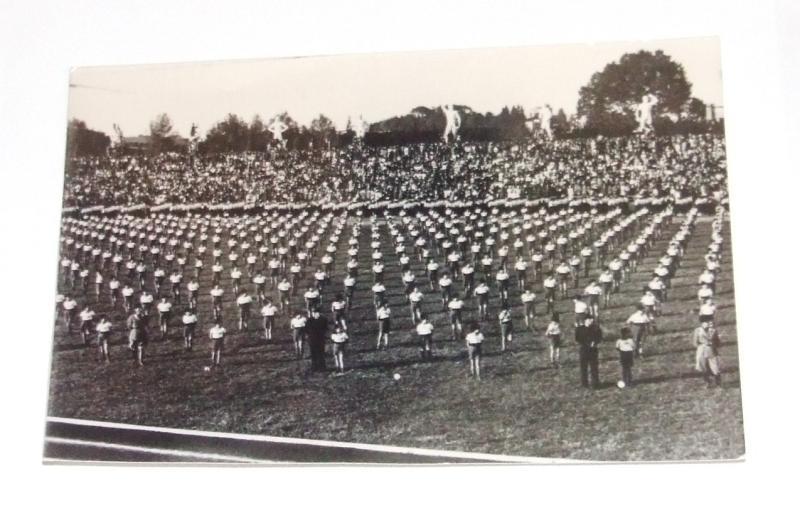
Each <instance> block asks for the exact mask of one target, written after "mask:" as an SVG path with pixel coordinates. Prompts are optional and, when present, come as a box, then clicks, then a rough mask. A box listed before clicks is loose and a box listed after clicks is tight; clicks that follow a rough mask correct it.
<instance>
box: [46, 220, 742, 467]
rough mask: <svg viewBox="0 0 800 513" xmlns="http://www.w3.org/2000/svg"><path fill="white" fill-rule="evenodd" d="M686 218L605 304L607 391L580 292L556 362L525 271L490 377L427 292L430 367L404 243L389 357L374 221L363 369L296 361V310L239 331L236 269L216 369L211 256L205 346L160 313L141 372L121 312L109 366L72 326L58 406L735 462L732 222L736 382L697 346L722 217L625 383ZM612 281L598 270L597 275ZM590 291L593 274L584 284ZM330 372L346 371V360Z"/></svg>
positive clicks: (361, 328)
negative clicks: (591, 374) (510, 333)
mask: <svg viewBox="0 0 800 513" xmlns="http://www.w3.org/2000/svg"><path fill="white" fill-rule="evenodd" d="M681 220H682V216H676V218H675V222H674V224H673V225H672V226H669V227H666V228H665V230H664V234H663V236H662V240H660V241H658V242H657V243H656V244H655V245H654V247H653V248H652V249H651V250H650V252H649V253H648V255H647V256H646V258H644V259H643V260H642V262H640V264H639V267H638V271H637V272H635V273H633V274H632V275H631V277H630V279H629V280H628V281H627V282H626V283H624V284H623V287H622V290H621V291H620V293H618V294H615V295H614V296H613V300H612V304H611V305H609V307H608V308H607V309H603V310H601V321H602V322H601V326H602V327H603V329H604V332H605V343H604V347H602V348H601V363H600V378H601V380H602V382H603V385H602V386H601V388H600V389H599V390H587V389H583V388H581V387H580V379H579V373H578V365H577V360H578V356H577V348H576V346H575V344H574V343H573V342H572V341H573V337H572V328H571V327H570V326H572V323H573V314H572V303H571V301H569V300H566V299H562V300H560V301H559V302H558V304H557V309H558V311H560V312H561V313H562V326H566V327H568V328H567V331H566V333H565V341H566V343H565V347H564V349H562V356H561V358H562V366H561V368H560V369H552V368H550V366H549V364H548V354H547V345H546V342H545V341H544V338H543V336H542V335H541V330H542V329H543V328H544V327H545V325H546V322H545V317H544V314H543V311H544V305H543V304H541V303H540V304H539V305H537V313H538V317H537V321H538V325H537V328H538V331H537V332H536V333H535V334H532V333H530V332H525V331H524V320H523V318H522V307H521V305H520V303H519V292H518V291H517V290H516V286H515V285H516V284H515V283H513V282H514V281H515V280H513V279H512V280H511V281H512V286H511V290H510V297H511V298H512V305H513V307H514V308H513V314H514V325H515V329H516V333H515V339H514V342H513V344H512V346H511V350H509V351H506V352H505V353H501V352H500V344H499V326H498V324H497V321H496V318H497V307H498V300H497V297H496V296H494V297H493V298H492V302H491V304H490V312H489V313H490V319H491V322H488V323H486V324H485V325H484V327H483V328H484V334H486V335H487V343H485V344H484V362H483V363H484V372H483V378H484V379H483V381H481V382H475V381H473V380H471V379H469V377H468V362H467V358H466V351H465V348H464V345H463V342H456V341H454V340H453V339H452V337H451V336H450V330H449V324H448V321H447V317H446V315H445V314H444V313H441V303H440V302H439V295H438V293H431V292H429V291H428V288H427V285H426V286H425V287H424V288H421V290H423V292H425V293H426V297H425V308H424V310H425V311H426V312H428V313H429V316H430V318H431V320H432V321H433V323H434V325H435V326H436V331H435V332H434V338H435V341H436V344H435V345H436V348H435V358H434V359H433V361H428V362H422V361H420V358H419V351H418V345H417V343H416V337H415V334H414V332H413V329H412V328H413V326H412V323H411V319H410V316H409V314H408V308H407V306H406V305H405V297H404V296H403V291H402V287H401V281H400V272H399V265H398V264H397V257H396V255H395V254H394V252H393V251H391V250H388V251H386V252H385V256H386V264H387V265H386V273H385V282H386V284H387V289H388V290H387V297H388V300H389V302H390V305H391V306H392V310H393V331H392V334H391V336H390V347H389V349H388V350H384V351H376V350H375V349H374V346H375V336H376V330H377V323H376V321H375V318H374V309H373V307H372V292H371V290H370V287H371V285H372V279H371V273H370V272H369V264H370V262H369V261H370V256H369V230H362V235H361V240H360V245H361V251H360V252H359V260H360V264H361V272H360V275H359V282H358V288H357V290H356V293H355V297H354V306H353V310H352V311H351V313H350V327H351V328H350V329H351V343H350V344H349V348H348V349H349V353H348V354H347V356H346V364H347V366H348V367H349V368H350V370H349V371H348V372H346V373H345V374H344V375H341V376H339V375H336V374H333V373H324V374H315V373H310V372H309V371H308V368H309V362H308V360H303V361H298V360H296V359H295V358H294V356H293V353H292V343H291V336H290V333H289V330H288V319H287V318H286V317H279V318H277V319H276V320H277V323H276V333H275V336H276V340H275V342H273V343H271V344H265V342H264V338H263V334H262V332H261V330H260V329H259V328H258V326H260V317H259V316H258V315H255V316H254V317H256V318H255V319H253V320H252V321H251V329H250V330H249V331H247V332H245V333H242V334H238V333H235V328H234V325H235V320H236V319H237V315H236V307H235V305H234V301H233V297H232V294H231V291H230V286H229V284H228V282H229V280H230V278H229V275H228V273H223V284H222V286H223V288H225V289H226V293H227V295H226V297H225V301H226V311H225V314H224V318H225V321H226V326H227V327H228V328H229V333H231V336H230V337H229V339H228V343H227V345H226V351H225V353H224V355H223V365H222V367H221V368H220V369H217V370H215V371H214V372H204V371H203V367H204V366H205V365H207V364H208V362H209V358H210V342H209V341H208V339H207V336H206V335H207V330H208V322H209V320H210V318H211V313H210V309H211V305H210V299H209V298H208V293H207V291H208V290H209V288H210V282H211V272H210V263H209V262H210V260H209V262H207V264H206V267H205V269H204V271H203V275H202V276H201V280H200V283H201V294H200V307H199V315H200V319H201V326H200V327H199V329H198V334H199V335H200V338H199V340H198V341H197V343H196V346H195V350H194V351H193V352H191V353H186V352H185V351H184V350H183V344H182V338H181V334H180V328H179V315H175V316H174V318H173V328H172V330H171V333H170V336H169V337H168V339H167V340H164V341H161V340H159V339H158V337H157V335H155V334H156V333H157V319H155V316H154V319H153V320H152V321H151V334H153V335H151V339H152V342H151V343H150V345H149V346H148V348H147V351H148V352H147V356H146V360H145V362H146V365H145V366H144V367H142V368H138V367H136V366H134V365H132V360H131V357H130V354H129V352H128V349H127V347H126V337H125V335H126V332H125V330H124V321H125V316H124V314H123V312H122V309H121V308H119V309H118V310H117V311H115V312H113V313H111V320H112V322H114V325H115V331H114V336H113V338H112V347H111V363H110V364H108V365H103V364H100V363H97V362H96V361H95V355H96V348H94V347H89V348H84V347H83V346H82V345H81V342H80V336H79V335H78V334H77V333H75V332H73V334H72V335H67V334H66V332H65V330H64V326H63V324H62V323H61V322H60V320H57V322H56V323H55V349H54V356H53V367H52V374H51V384H50V406H49V415H52V416H59V417H72V418H83V419H93V420H104V421H113V422H123V423H132V424H142V425H149V426H165V427H179V428H190V429H202V430H208V431H224V432H235V433H253V434H265V435H274V436H287V437H295V438H312V439H327V440H336V441H345V442H361V443H374V444H385V445H402V446H410V447H423V448H433V449H451V450H458V451H474V452H482V453H497V454H511V455H526V456H541V457H554V458H576V459H595V460H672V459H687V458H691V459H706V458H735V457H738V456H740V455H742V454H744V435H743V428H742V406H741V395H740V382H739V371H738V355H737V336H736V314H735V309H734V287H733V281H732V268H731V258H730V244H729V243H727V241H729V240H730V236H729V226H728V225H727V223H726V226H725V230H724V236H725V240H726V244H725V248H724V253H723V264H722V270H721V273H720V277H719V279H718V282H717V294H716V301H717V304H718V307H719V308H718V312H717V326H718V327H719V330H720V334H721V337H722V341H723V346H722V349H721V356H722V361H723V369H724V374H723V386H722V387H720V388H710V389H709V388H706V386H705V384H704V382H703V380H702V378H701V377H699V376H698V375H697V374H696V373H695V371H694V370H693V363H694V349H693V347H692V346H691V341H690V334H691V331H692V329H693V328H694V327H695V326H696V313H695V312H693V311H692V309H696V307H697V300H696V292H697V284H696V280H697V277H698V275H699V274H700V272H701V270H702V268H703V265H704V261H703V255H704V252H705V249H706V248H707V246H708V244H709V242H710V233H711V223H710V220H709V219H708V218H701V219H699V220H698V223H697V226H696V229H695V231H694V233H693V235H692V236H691V239H690V240H689V243H688V246H687V251H686V254H685V256H684V258H683V261H682V264H681V267H680V268H679V269H678V271H677V274H676V277H675V278H674V279H673V281H672V288H671V290H670V300H669V302H668V303H666V304H665V305H664V308H663V313H664V315H663V316H662V317H660V318H659V319H658V320H657V324H658V333H657V334H655V335H653V336H651V337H650V339H649V342H648V344H647V345H646V352H647V354H646V356H645V357H644V358H640V359H638V360H637V361H636V364H635V367H634V379H635V380H636V383H637V384H636V386H634V387H632V388H629V389H626V390H618V389H617V388H616V386H615V382H616V380H617V379H619V363H618V359H617V354H616V351H615V350H614V349H613V341H614V340H616V338H617V335H618V330H619V327H620V325H621V323H623V322H624V321H625V319H626V318H627V317H628V316H629V315H630V313H632V311H633V309H634V306H633V305H634V304H635V303H636V302H637V301H638V299H639V297H640V295H641V294H640V292H641V287H642V286H643V285H644V284H645V283H646V281H647V279H648V276H649V273H650V272H651V271H652V269H653V268H654V267H655V262H656V260H657V259H658V257H660V256H661V255H662V254H663V251H664V250H665V248H666V245H667V242H668V240H669V237H670V236H671V235H672V234H673V233H674V232H675V231H677V229H678V227H679V223H680V221H681ZM346 238H347V237H342V240H340V243H339V246H338V249H339V252H338V254H337V260H336V263H337V266H336V271H337V272H336V273H335V274H334V276H333V277H332V284H331V286H330V287H328V288H327V289H326V290H325V293H324V295H323V302H322V304H323V308H324V309H325V311H326V312H327V311H328V309H329V308H330V302H331V299H332V297H333V295H334V294H335V293H336V292H339V291H340V290H341V283H342V278H343V272H344V263H345V262H346V249H347V243H346ZM320 256H321V255H319V254H318V255H317V258H316V259H315V261H317V260H318V259H319V257H320ZM412 269H413V270H414V271H415V272H416V274H417V277H418V282H420V276H423V275H424V273H423V270H422V264H420V263H419V262H418V261H417V260H416V259H412ZM306 274H307V275H308V274H309V273H308V272H307V273H306ZM596 274H597V273H596V272H595V270H594V269H593V270H592V276H596ZM245 277H246V274H245ZM512 278H513V273H512ZM584 285H585V280H583V279H582V280H581V286H584ZM268 290H269V289H268ZM534 290H535V292H536V293H537V296H539V298H541V297H543V294H542V293H541V283H540V280H536V286H535V288H534ZM164 291H166V286H165V287H164ZM89 300H90V301H95V297H94V292H93V291H90V292H89ZM78 302H79V304H81V305H83V303H84V298H82V297H81V296H78ZM301 304H302V300H301V298H300V296H299V295H297V296H296V297H295V306H296V307H298V308H299V307H300V305H301ZM467 306H468V308H467V310H466V311H465V316H464V317H465V319H466V320H469V319H472V318H474V317H475V316H476V309H475V304H474V302H473V301H472V300H470V301H468V302H467ZM108 308H109V303H108V301H107V299H104V300H103V301H102V302H101V303H99V304H95V305H94V309H95V311H96V312H97V313H104V312H106V311H107V309H108ZM254 310H256V309H254ZM176 313H177V312H176ZM254 313H255V314H257V312H256V311H254ZM326 315H327V314H326ZM328 317H329V318H330V315H328ZM329 365H330V366H331V367H332V358H331V357H330V356H329ZM394 373H399V374H401V376H402V377H401V379H400V380H399V381H395V380H394V379H393V378H392V375H393V374H394Z"/></svg>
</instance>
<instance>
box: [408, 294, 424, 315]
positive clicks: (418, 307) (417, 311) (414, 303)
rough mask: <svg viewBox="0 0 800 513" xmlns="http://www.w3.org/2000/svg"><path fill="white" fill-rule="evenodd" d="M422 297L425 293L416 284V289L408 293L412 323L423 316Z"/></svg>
mask: <svg viewBox="0 0 800 513" xmlns="http://www.w3.org/2000/svg"><path fill="white" fill-rule="evenodd" d="M422 298H423V294H422V292H420V290H419V288H418V287H416V286H414V289H413V290H412V291H411V293H409V294H408V306H409V308H410V310H411V323H412V324H417V322H418V320H419V318H420V317H421V316H422Z"/></svg>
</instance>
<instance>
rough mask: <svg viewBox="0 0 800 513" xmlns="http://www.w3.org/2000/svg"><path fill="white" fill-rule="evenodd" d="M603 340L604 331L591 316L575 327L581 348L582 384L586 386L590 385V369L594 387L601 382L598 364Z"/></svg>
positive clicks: (576, 339)
mask: <svg viewBox="0 0 800 513" xmlns="http://www.w3.org/2000/svg"><path fill="white" fill-rule="evenodd" d="M602 341H603V331H602V330H601V329H600V326H599V325H598V324H597V323H596V322H595V320H594V318H593V317H591V316H589V317H586V319H585V320H584V321H583V324H581V325H579V326H578V327H576V328H575V342H577V344H578V348H579V358H580V368H581V386H583V387H584V388H588V387H589V371H591V376H592V381H591V386H592V388H597V387H598V385H599V384H600V380H599V378H598V375H597V364H598V347H599V346H600V342H602Z"/></svg>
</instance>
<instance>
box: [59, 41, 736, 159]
mask: <svg viewBox="0 0 800 513" xmlns="http://www.w3.org/2000/svg"><path fill="white" fill-rule="evenodd" d="M691 89H692V85H691V83H690V82H689V81H688V80H687V79H686V74H685V71H684V69H683V66H681V65H680V64H679V63H676V62H675V61H673V60H672V59H671V58H670V57H669V56H668V55H666V54H664V53H663V52H661V51H655V52H647V51H640V52H636V53H628V54H625V55H623V56H622V57H621V58H620V59H619V61H615V62H611V63H609V64H608V65H606V66H605V68H604V69H602V70H600V71H598V72H596V73H595V74H594V75H592V77H591V78H590V80H589V82H588V83H587V84H586V85H584V86H583V87H581V89H580V92H579V99H578V104H577V108H576V113H575V114H574V115H572V116H570V117H568V116H567V115H566V114H565V113H564V110H563V109H558V111H557V112H555V113H554V114H553V116H552V118H551V120H550V126H551V128H552V131H553V136H554V137H556V138H563V137H585V136H593V135H606V136H618V135H626V134H630V133H631V132H633V130H634V129H635V128H636V119H635V110H636V105H637V104H638V103H639V101H640V100H641V98H642V96H643V95H644V94H645V93H651V94H654V95H655V96H656V97H657V99H658V103H657V104H656V106H655V108H654V112H653V114H654V116H653V117H654V128H655V131H656V133H661V134H673V133H687V132H701V131H707V130H710V129H716V130H720V129H721V128H722V126H721V123H709V121H708V120H707V119H706V115H705V114H706V105H705V104H704V103H703V102H702V101H701V100H699V99H697V98H693V97H692V96H691ZM455 108H456V109H457V110H458V112H459V114H460V116H461V129H460V132H459V133H460V136H461V138H462V139H465V140H475V141H505V140H523V139H526V138H529V137H530V134H531V131H532V130H536V127H538V126H539V125H538V123H539V120H538V116H537V115H536V114H535V113H526V112H525V110H524V108H523V107H522V106H520V105H514V106H511V107H508V106H506V107H504V108H503V109H502V110H501V111H500V112H499V113H496V114H495V113H492V112H485V113H481V112H476V111H474V110H473V109H472V108H470V107H469V106H467V105H456V106H455ZM275 120H279V121H280V122H282V123H283V124H284V125H286V127H287V128H286V130H285V132H284V133H283V138H284V140H285V142H286V146H287V147H288V148H290V149H304V148H309V147H313V148H330V147H339V146H345V145H349V144H351V143H352V142H353V140H354V138H355V135H356V134H355V131H354V130H353V128H352V123H351V122H350V121H348V123H347V126H346V127H345V129H344V130H337V129H336V127H335V125H334V123H333V122H332V121H331V120H330V119H329V118H328V117H326V116H325V115H324V114H320V115H319V116H318V117H317V118H315V119H314V120H313V121H312V122H311V123H310V125H309V126H304V125H301V124H299V123H297V122H296V121H295V120H294V119H292V117H291V116H290V115H289V114H288V113H287V112H283V113H281V114H279V115H277V116H276V117H275V118H272V119H271V120H268V121H265V120H264V119H262V118H261V116H259V115H256V116H254V117H253V118H252V119H251V120H250V121H246V120H244V119H242V118H240V117H239V116H237V115H236V114H228V115H227V116H226V117H225V119H223V120H222V121H219V122H218V123H216V124H215V125H214V126H212V127H211V128H210V129H209V130H208V131H207V132H206V134H205V137H200V135H199V134H197V133H195V131H196V127H193V128H192V134H190V137H189V138H188V139H184V138H182V137H180V136H179V135H178V134H176V133H175V132H174V129H173V126H172V122H171V120H170V119H169V116H168V115H167V114H166V113H163V114H160V115H159V116H157V117H156V118H155V119H154V120H153V122H151V124H150V134H149V137H148V138H147V143H146V145H144V144H141V143H137V144H135V145H134V144H126V142H125V139H124V138H123V137H122V134H121V132H119V131H118V134H117V135H118V137H117V139H118V140H117V141H115V143H114V145H113V147H114V148H115V149H116V151H120V152H124V151H132V150H134V151H149V152H151V153H159V152H163V151H195V150H196V151H199V152H200V153H224V152H243V151H264V150H265V149H266V148H268V147H269V145H270V144H271V143H273V142H274V141H273V135H272V133H271V132H270V130H269V124H270V123H271V122H273V121H275ZM445 123H446V121H445V117H444V113H443V112H442V110H441V109H440V108H438V107H433V108H430V107H425V106H419V107H416V108H414V109H412V110H411V112H409V113H407V114H403V115H398V116H394V117H392V118H389V119H385V120H380V121H376V122H374V123H372V124H371V125H370V127H369V130H368V131H367V133H366V134H365V136H364V141H363V142H364V144H367V145H385V144H406V143H418V142H433V141H437V140H440V139H441V135H442V131H443V130H444V127H445ZM67 141H68V152H69V155H99V154H104V153H106V152H107V150H108V149H109V146H110V145H111V139H110V138H109V137H108V136H107V135H106V134H104V133H102V132H97V131H95V130H90V129H88V128H87V127H86V124H85V123H84V122H83V121H80V120H75V119H73V120H72V121H71V122H70V124H69V129H68V135H67Z"/></svg>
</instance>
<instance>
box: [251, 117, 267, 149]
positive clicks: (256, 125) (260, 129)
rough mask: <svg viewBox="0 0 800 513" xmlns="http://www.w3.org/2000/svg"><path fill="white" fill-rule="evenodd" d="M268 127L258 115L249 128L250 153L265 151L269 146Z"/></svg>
mask: <svg viewBox="0 0 800 513" xmlns="http://www.w3.org/2000/svg"><path fill="white" fill-rule="evenodd" d="M268 140H269V139H267V127H266V126H265V125H264V122H263V121H262V120H261V116H259V115H258V114H256V115H255V116H254V117H253V120H252V121H250V126H249V127H248V137H247V149H248V150H249V151H264V148H266V146H267V141H268Z"/></svg>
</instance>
